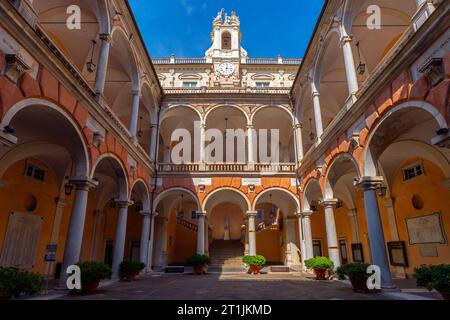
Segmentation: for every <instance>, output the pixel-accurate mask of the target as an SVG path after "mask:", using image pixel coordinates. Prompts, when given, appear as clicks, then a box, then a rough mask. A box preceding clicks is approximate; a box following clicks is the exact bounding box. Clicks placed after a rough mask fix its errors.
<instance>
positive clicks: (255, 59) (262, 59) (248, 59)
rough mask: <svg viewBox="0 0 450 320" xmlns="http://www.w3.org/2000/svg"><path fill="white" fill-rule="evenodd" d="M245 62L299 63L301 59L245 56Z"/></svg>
mask: <svg viewBox="0 0 450 320" xmlns="http://www.w3.org/2000/svg"><path fill="white" fill-rule="evenodd" d="M245 63H246V64H284V65H300V64H301V63H302V59H284V58H281V57H280V58H247V60H246V61H245Z"/></svg>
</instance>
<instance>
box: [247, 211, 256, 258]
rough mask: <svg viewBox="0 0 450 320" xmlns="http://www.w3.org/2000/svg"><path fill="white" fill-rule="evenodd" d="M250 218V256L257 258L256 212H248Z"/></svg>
mask: <svg viewBox="0 0 450 320" xmlns="http://www.w3.org/2000/svg"><path fill="white" fill-rule="evenodd" d="M247 217H248V246H249V248H248V251H249V252H248V254H249V255H251V256H256V226H255V219H256V212H253V211H247Z"/></svg>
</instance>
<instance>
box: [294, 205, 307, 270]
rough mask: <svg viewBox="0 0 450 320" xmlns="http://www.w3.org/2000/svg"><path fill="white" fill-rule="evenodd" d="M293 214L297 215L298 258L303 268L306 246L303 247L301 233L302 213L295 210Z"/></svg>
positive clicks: (303, 241) (303, 242)
mask: <svg viewBox="0 0 450 320" xmlns="http://www.w3.org/2000/svg"><path fill="white" fill-rule="evenodd" d="M295 216H296V217H297V223H298V241H299V244H300V258H301V261H300V262H301V264H302V269H303V270H305V253H306V248H305V240H304V235H303V223H302V214H301V212H297V213H296V214H295Z"/></svg>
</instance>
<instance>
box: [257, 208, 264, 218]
mask: <svg viewBox="0 0 450 320" xmlns="http://www.w3.org/2000/svg"><path fill="white" fill-rule="evenodd" d="M256 220H264V211H262V210H256Z"/></svg>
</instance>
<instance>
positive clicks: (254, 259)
mask: <svg viewBox="0 0 450 320" xmlns="http://www.w3.org/2000/svg"><path fill="white" fill-rule="evenodd" d="M242 261H243V262H244V263H245V264H247V265H249V266H263V265H265V264H266V258H264V257H263V256H245V257H243V258H242Z"/></svg>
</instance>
